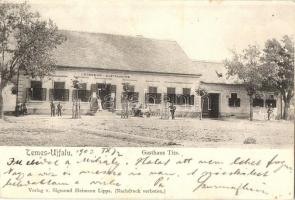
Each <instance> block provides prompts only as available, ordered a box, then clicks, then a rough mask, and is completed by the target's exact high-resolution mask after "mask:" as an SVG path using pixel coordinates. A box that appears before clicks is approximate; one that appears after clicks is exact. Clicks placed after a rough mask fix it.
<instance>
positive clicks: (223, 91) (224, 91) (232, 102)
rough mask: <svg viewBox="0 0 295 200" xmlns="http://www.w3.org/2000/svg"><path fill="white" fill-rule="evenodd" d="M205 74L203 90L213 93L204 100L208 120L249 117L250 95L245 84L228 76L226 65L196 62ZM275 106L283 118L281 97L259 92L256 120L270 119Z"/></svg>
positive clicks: (255, 99) (255, 102)
mask: <svg viewBox="0 0 295 200" xmlns="http://www.w3.org/2000/svg"><path fill="white" fill-rule="evenodd" d="M193 62H194V65H195V66H196V68H198V70H199V71H200V73H201V74H202V76H201V78H200V85H201V88H204V89H206V90H207V92H208V93H209V95H208V98H206V100H205V101H204V107H203V116H205V117H206V116H208V117H224V116H236V117H245V118H246V117H249V113H250V102H249V96H248V95H247V92H246V90H245V88H244V86H243V84H242V82H241V81H239V80H237V79H235V78H233V77H227V70H226V68H225V66H224V64H223V63H222V62H208V61H193ZM270 105H271V106H272V107H273V113H274V115H275V117H276V118H279V117H280V116H281V110H282V102H281V98H280V97H279V96H278V95H276V94H275V93H273V92H259V94H257V95H256V96H255V98H254V100H253V107H254V108H253V112H254V118H257V119H263V118H267V107H268V106H270Z"/></svg>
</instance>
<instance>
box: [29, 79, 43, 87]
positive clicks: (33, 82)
mask: <svg viewBox="0 0 295 200" xmlns="http://www.w3.org/2000/svg"><path fill="white" fill-rule="evenodd" d="M31 88H42V82H41V81H31Z"/></svg>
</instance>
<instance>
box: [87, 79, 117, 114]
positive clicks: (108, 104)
mask: <svg viewBox="0 0 295 200" xmlns="http://www.w3.org/2000/svg"><path fill="white" fill-rule="evenodd" d="M91 91H92V92H96V95H97V97H99V98H100V100H101V106H102V109H104V110H111V109H114V108H115V97H116V85H111V84H106V83H96V84H92V85H91Z"/></svg>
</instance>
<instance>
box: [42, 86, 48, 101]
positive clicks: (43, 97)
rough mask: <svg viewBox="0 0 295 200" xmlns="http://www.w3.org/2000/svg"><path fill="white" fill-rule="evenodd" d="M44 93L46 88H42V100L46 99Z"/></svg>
mask: <svg viewBox="0 0 295 200" xmlns="http://www.w3.org/2000/svg"><path fill="white" fill-rule="evenodd" d="M46 93H47V89H46V88H42V101H46Z"/></svg>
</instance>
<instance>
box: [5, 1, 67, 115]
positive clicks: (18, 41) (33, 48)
mask: <svg viewBox="0 0 295 200" xmlns="http://www.w3.org/2000/svg"><path fill="white" fill-rule="evenodd" d="M64 40H65V37H64V36H63V35H61V34H60V33H59V32H58V28H57V26H56V25H55V24H54V23H53V22H52V21H51V20H48V21H45V20H41V18H40V15H39V13H38V12H32V11H31V10H30V6H29V5H28V4H26V3H22V4H12V3H1V4H0V59H1V61H0V74H1V79H0V118H2V117H3V96H2V90H3V88H4V87H5V86H6V85H7V84H8V83H9V82H10V81H12V80H13V79H14V78H15V76H16V75H17V74H18V73H19V72H20V71H21V72H22V73H23V74H24V75H27V76H31V77H40V78H42V77H44V76H46V75H50V73H51V72H53V70H54V64H55V60H54V59H53V57H52V50H53V49H54V48H56V47H57V46H58V45H59V44H61V43H62V42H63V41H64Z"/></svg>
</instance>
